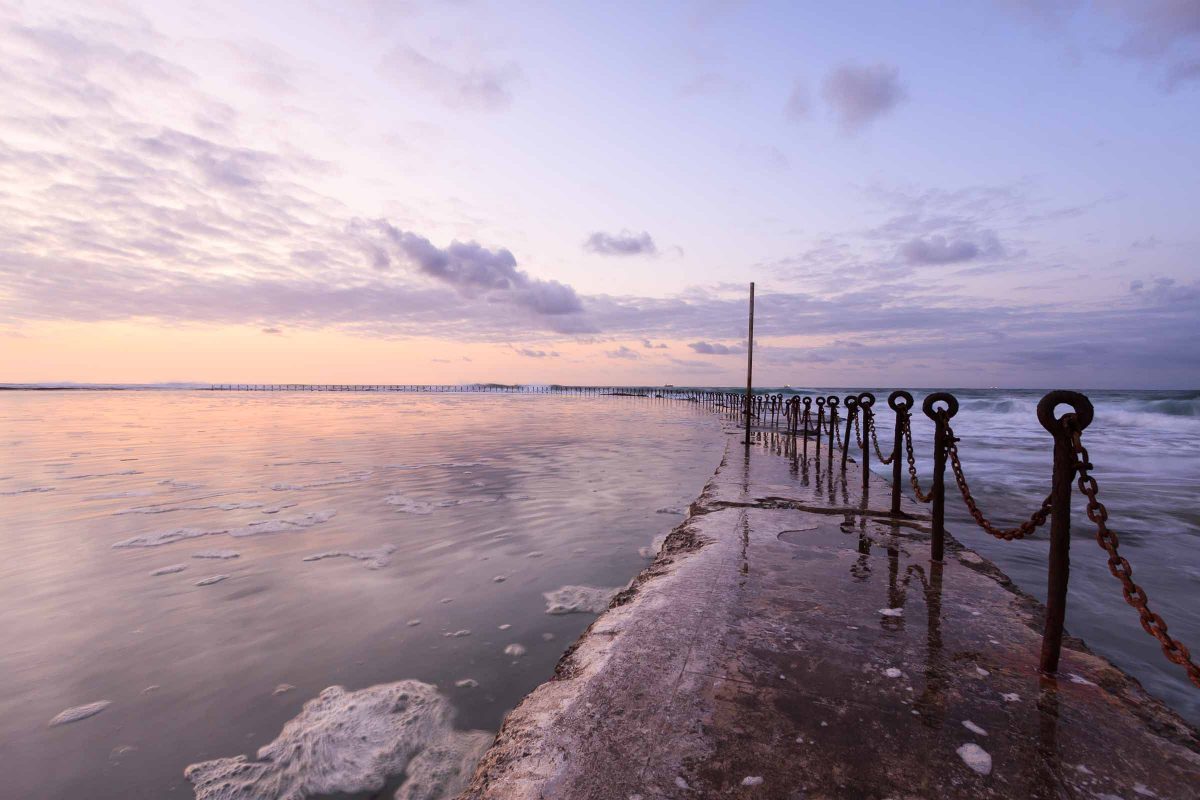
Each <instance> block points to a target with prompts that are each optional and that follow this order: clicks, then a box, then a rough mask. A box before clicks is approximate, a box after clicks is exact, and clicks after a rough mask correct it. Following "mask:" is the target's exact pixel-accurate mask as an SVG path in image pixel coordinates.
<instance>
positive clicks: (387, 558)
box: [304, 544, 396, 569]
mask: <svg viewBox="0 0 1200 800" xmlns="http://www.w3.org/2000/svg"><path fill="white" fill-rule="evenodd" d="M394 552H396V545H394V544H385V545H383V546H381V547H376V548H374V549H371V550H326V551H325V552H323V553H313V554H312V555H311V556H305V557H304V560H305V561H321V560H323V559H326V558H353V559H355V560H356V561H365V562H366V567H367V569H383V568H384V567H386V566H387V565H388V564H390V563H392V553H394Z"/></svg>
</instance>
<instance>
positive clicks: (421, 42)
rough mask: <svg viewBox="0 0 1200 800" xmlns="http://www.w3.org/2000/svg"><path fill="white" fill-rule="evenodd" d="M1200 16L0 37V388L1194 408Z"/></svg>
mask: <svg viewBox="0 0 1200 800" xmlns="http://www.w3.org/2000/svg"><path fill="white" fill-rule="evenodd" d="M1198 128H1200V0H1095V2H1084V1H1083V0H1078V1H1075V0H1045V2H1037V1H1036V0H1004V1H1000V0H997V1H996V2H986V1H985V0H978V1H977V2H967V3H942V2H905V3H892V2H843V3H826V2H780V3H772V2H761V3H760V2H717V1H715V0H701V1H699V2H667V1H666V0H662V1H661V2H654V3H644V2H629V3H624V2H614V3H584V2H553V3H552V2H536V3H534V2H529V3H526V2H515V1H513V2H503V3H487V2H481V1H476V0H457V1H453V0H444V1H443V2H434V3H419V2H383V1H382V0H377V1H376V2H353V1H352V0H326V1H324V2H313V3H305V2H295V1H294V0H293V1H292V2H275V1H274V0H257V1H256V2H254V3H218V2H207V1H206V2H203V3H201V2H171V0H158V1H157V2H153V3H145V4H138V3H116V2H113V3H109V2H87V3H54V2H47V1H46V0H38V2H30V3H24V2H15V3H14V2H10V0H0V382H10V383H11V382H49V381H78V382H165V381H202V382H312V383H330V382H339V383H409V382H448V383H458V382H472V381H499V382H543V383H548V382H561V383H627V384H659V383H671V384H676V385H686V384H729V385H736V384H737V383H739V382H744V376H745V350H746V344H747V329H746V311H747V294H748V291H747V290H748V284H749V282H750V281H754V282H756V285H757V305H756V317H755V323H756V329H755V341H754V344H755V352H754V363H755V382H756V383H757V384H760V385H783V384H790V385H795V386H823V385H824V386H846V385H871V386H909V387H934V386H942V387H990V386H1000V387H1028V388H1050V387H1056V386H1058V387H1063V388H1083V389H1087V388H1197V387H1200V346H1198V345H1197V342H1200V262H1198V260H1197V255H1196V253H1197V250H1198V247H1197V245H1198V244H1200V223H1198V222H1197V220H1200V212H1198V211H1197V208H1198V205H1200V204H1198V203H1197V200H1198V199H1200V198H1198V194H1200V134H1198V133H1197V129H1198Z"/></svg>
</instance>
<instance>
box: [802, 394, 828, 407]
mask: <svg viewBox="0 0 1200 800" xmlns="http://www.w3.org/2000/svg"><path fill="white" fill-rule="evenodd" d="M804 399H805V400H807V399H808V398H807V397H806V398H804ZM824 406H825V398H824V397H818V398H817V407H818V408H823V407H824Z"/></svg>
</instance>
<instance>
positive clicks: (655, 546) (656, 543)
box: [638, 533, 667, 558]
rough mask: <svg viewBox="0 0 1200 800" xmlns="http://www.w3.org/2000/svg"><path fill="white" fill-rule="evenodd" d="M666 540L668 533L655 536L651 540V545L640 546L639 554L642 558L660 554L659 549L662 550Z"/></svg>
mask: <svg viewBox="0 0 1200 800" xmlns="http://www.w3.org/2000/svg"><path fill="white" fill-rule="evenodd" d="M665 541H667V535H666V534H665V533H664V534H660V535H658V536H655V537H654V538H653V539H652V540H651V541H650V546H649V547H639V548H638V555H639V556H641V557H642V558H654V557H655V556H656V555H658V553H659V551H660V550H662V546H663V542H665Z"/></svg>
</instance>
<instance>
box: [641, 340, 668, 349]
mask: <svg viewBox="0 0 1200 800" xmlns="http://www.w3.org/2000/svg"><path fill="white" fill-rule="evenodd" d="M642 347H644V348H646V349H647V350H666V349H667V346H666V345H665V344H663V343H662V342H659V343H658V344H655V343H654V342H652V341H650V340H649V339H642Z"/></svg>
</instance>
